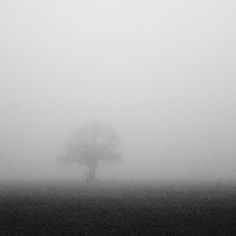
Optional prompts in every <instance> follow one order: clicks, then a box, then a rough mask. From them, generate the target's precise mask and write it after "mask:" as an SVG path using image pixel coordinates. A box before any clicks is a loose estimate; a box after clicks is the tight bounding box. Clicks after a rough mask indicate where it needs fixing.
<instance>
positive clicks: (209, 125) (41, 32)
mask: <svg viewBox="0 0 236 236" xmlns="http://www.w3.org/2000/svg"><path fill="white" fill-rule="evenodd" d="M235 7H236V3H235V1H231V0H228V1H223V0H221V1H220V0H199V1H193V0H180V1H176V0H167V1H166V0H165V1H164V0H156V1H154V0H153V1H151V0H146V1H141V0H138V1H137V0H136V1H134V0H132V1H131V0H119V1H111V0H101V1H95V0H83V1H79V0H78V1H75V0H59V1H56V0H41V1H30V0H21V1H17V0H8V1H1V3H0V29H1V33H0V34H1V37H0V111H1V116H0V131H1V132H0V154H1V158H0V167H1V171H0V177H1V179H2V180H7V179H11V180H12V179H13V180H14V179H18V180H21V179H26V180H40V179H41V180H50V181H51V180H65V179H73V180H75V179H78V180H82V179H83V178H84V176H85V173H86V169H85V168H83V167H82V168H81V167H79V166H71V167H70V166H63V165H62V164H61V163H60V162H58V160H57V158H58V156H60V155H61V154H62V153H63V151H64V149H63V146H64V145H65V143H66V142H67V140H68V139H69V138H70V136H71V134H72V133H73V131H74V129H75V128H77V127H78V126H80V125H82V124H83V123H87V122H90V121H97V122H102V123H108V124H111V125H112V126H113V128H114V129H115V130H116V131H117V132H118V133H119V135H120V137H121V141H122V146H121V151H122V153H123V161H121V162H118V163H114V165H110V164H104V165H101V166H100V168H99V170H98V177H99V178H100V179H106V180H119V179H120V180H133V181H135V180H138V181H139V180H163V179H164V180H173V179H177V180H178V179H179V180H214V179H217V180H229V179H236V81H235V80H236V44H235V42H236V15H235Z"/></svg>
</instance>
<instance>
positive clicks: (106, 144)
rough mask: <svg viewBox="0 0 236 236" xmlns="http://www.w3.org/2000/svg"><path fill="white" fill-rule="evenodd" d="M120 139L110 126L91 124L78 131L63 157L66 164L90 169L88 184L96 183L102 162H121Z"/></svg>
mask: <svg viewBox="0 0 236 236" xmlns="http://www.w3.org/2000/svg"><path fill="white" fill-rule="evenodd" d="M118 146H119V138H118V136H117V134H116V132H115V131H114V130H113V129H112V128H111V127H109V126H106V125H102V124H98V123H91V124H86V125H84V126H81V127H80V128H79V129H77V130H76V132H75V133H74V135H73V136H72V138H71V140H70V142H69V143H68V145H67V146H66V153H65V155H64V156H63V157H62V158H63V161H65V162H69V163H72V162H75V163H78V164H80V165H85V166H87V167H88V177H87V181H88V182H94V181H95V174H96V168H97V167H98V163H99V162H100V161H114V160H119V159H120V158H121V155H120V154H119V152H118V151H117V148H118Z"/></svg>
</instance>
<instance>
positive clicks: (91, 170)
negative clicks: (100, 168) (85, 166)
mask: <svg viewBox="0 0 236 236" xmlns="http://www.w3.org/2000/svg"><path fill="white" fill-rule="evenodd" d="M95 173H96V167H95V166H89V173H88V178H87V182H89V183H94V182H95Z"/></svg>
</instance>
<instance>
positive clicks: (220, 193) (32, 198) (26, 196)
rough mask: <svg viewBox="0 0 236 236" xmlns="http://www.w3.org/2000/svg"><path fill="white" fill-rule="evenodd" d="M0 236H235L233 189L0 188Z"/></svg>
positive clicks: (206, 187) (235, 198)
mask: <svg viewBox="0 0 236 236" xmlns="http://www.w3.org/2000/svg"><path fill="white" fill-rule="evenodd" d="M0 235H1V236H4V235H32V236H34V235H57V236H60V235H122V236H123V235H124V236H125V235H150V236H151V235H184V236H187V235H214V236H215V235H236V186H234V185H228V186H224V185H221V186H215V185H214V186H213V185H194V186H193V185H186V186H185V185H168V186H167V185H166V186H164V185H163V186H154V185H144V186H138V185H116V186H112V185H106V186H105V185H99V186H86V185H76V184H67V185H66V184H64V185H60V184H57V185H50V184H35V185H29V184H25V185H23V184H21V185H20V184H15V185H13V184H11V185H9V184H8V185H6V184H5V185H2V186H0Z"/></svg>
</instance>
